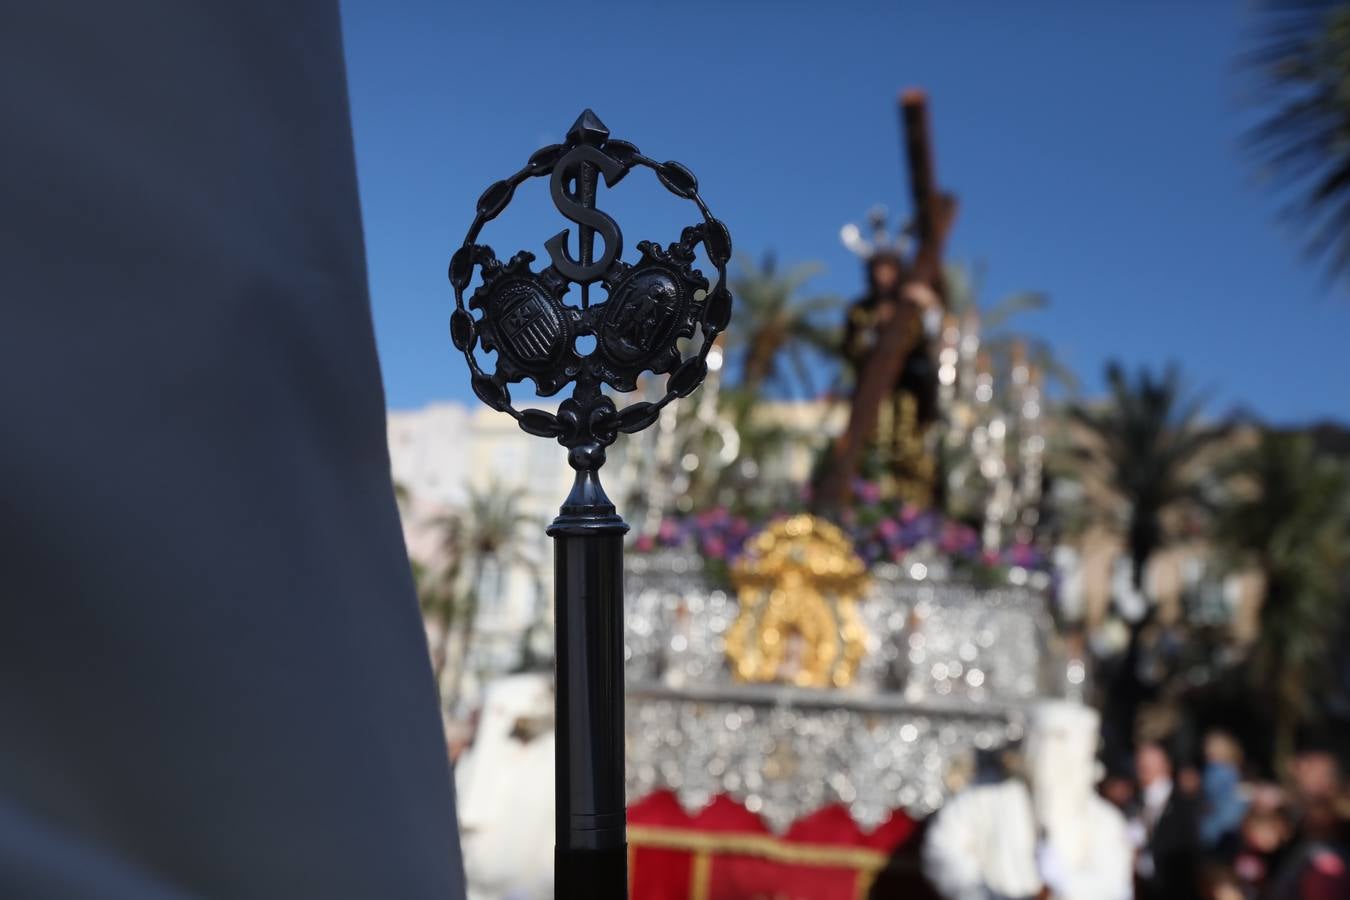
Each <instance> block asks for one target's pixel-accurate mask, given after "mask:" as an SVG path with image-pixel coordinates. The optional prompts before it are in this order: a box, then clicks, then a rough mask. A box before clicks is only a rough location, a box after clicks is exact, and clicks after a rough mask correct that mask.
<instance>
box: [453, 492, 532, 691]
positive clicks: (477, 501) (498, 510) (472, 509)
mask: <svg viewBox="0 0 1350 900" xmlns="http://www.w3.org/2000/svg"><path fill="white" fill-rule="evenodd" d="M524 495H525V489H524V488H522V487H514V488H507V487H505V486H504V485H502V484H500V483H499V482H497V481H496V480H493V481H490V482H488V483H487V484H486V485H483V486H481V487H471V488H470V489H469V498H468V503H467V505H466V508H465V511H464V514H463V517H462V518H463V523H464V525H463V529H464V530H463V537H462V541H463V550H464V555H465V557H466V558H467V560H468V562H469V565H470V574H469V590H468V593H467V595H466V597H465V602H464V617H463V622H462V623H461V625H460V630H459V654H458V658H457V662H456V667H455V672H454V678H453V680H452V682H451V687H450V702H451V704H452V705H454V704H457V703H458V702H459V700H460V689H461V686H462V684H463V679H464V669H465V667H466V666H467V664H468V659H469V648H470V646H471V645H472V643H473V638H474V634H475V632H476V631H477V627H478V610H479V606H480V604H481V601H482V598H483V597H484V596H489V595H496V594H499V593H500V592H501V587H502V572H503V570H504V568H505V567H508V566H517V565H518V566H526V567H533V565H534V562H533V560H531V559H530V558H529V557H528V556H526V555H525V554H524V553H522V552H521V548H520V529H521V526H523V525H525V524H527V523H532V522H534V517H533V516H531V515H529V514H527V513H525V512H524V511H523V510H522V509H521V508H520V501H521V499H522V498H523V497H524ZM489 573H491V575H492V579H491V581H492V589H491V591H488V590H487V589H486V588H487V581H488V580H489V579H488V578H487V576H488V574H489Z"/></svg>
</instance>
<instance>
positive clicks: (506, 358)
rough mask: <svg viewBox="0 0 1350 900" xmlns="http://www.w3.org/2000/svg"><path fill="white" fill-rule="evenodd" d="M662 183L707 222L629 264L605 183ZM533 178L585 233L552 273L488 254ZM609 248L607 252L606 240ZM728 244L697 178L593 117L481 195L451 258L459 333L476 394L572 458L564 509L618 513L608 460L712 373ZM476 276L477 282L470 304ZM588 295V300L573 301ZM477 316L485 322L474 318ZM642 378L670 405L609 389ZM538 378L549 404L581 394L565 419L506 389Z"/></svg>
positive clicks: (564, 236) (563, 242)
mask: <svg viewBox="0 0 1350 900" xmlns="http://www.w3.org/2000/svg"><path fill="white" fill-rule="evenodd" d="M637 167H643V168H647V169H650V170H652V171H653V172H655V173H656V177H657V178H658V179H659V180H660V182H661V184H663V185H664V186H665V187H666V189H667V190H669V191H670V192H671V193H672V194H674V195H675V196H677V197H680V198H682V199H685V200H689V201H692V202H693V203H694V204H695V205H696V206H697V207H698V209H699V212H700V213H701V215H702V219H703V221H702V222H700V223H699V224H697V225H691V226H689V227H687V228H685V229H684V231H683V232H682V233H681V235H680V239H679V240H678V241H676V242H674V243H672V244H667V245H664V246H663V245H661V244H658V243H655V242H652V241H639V242H638V244H637V250H638V253H639V254H640V256H641V258H640V259H639V260H638V261H637V262H635V263H627V262H624V261H623V259H622V258H621V257H622V254H623V246H624V244H623V233H622V231H621V230H620V229H619V225H618V223H617V222H615V221H614V219H613V218H611V217H610V216H609V215H608V214H607V213H605V212H603V211H602V210H601V209H599V208H598V207H597V205H596V193H597V189H598V187H599V180H600V179H601V178H603V179H604V183H605V185H606V186H607V187H610V188H613V187H615V186H616V185H617V184H618V183H619V182H620V181H621V180H622V179H623V178H624V177H625V176H626V175H627V174H628V173H629V172H630V171H632V170H633V169H634V168H637ZM529 178H548V179H549V188H550V193H551V194H552V197H553V202H554V204H555V205H556V206H557V208H558V211H559V212H560V213H562V215H563V216H564V217H565V218H566V219H568V220H569V221H571V222H573V223H574V224H575V225H576V226H577V241H576V253H575V255H573V251H572V249H571V248H570V247H569V242H570V229H567V228H564V229H563V230H561V231H559V232H558V233H557V234H555V235H553V236H552V237H551V238H549V239H548V240H547V241H545V242H544V249H545V250H546V251H547V253H548V257H549V260H550V263H549V265H546V266H545V267H544V268H543V269H541V270H540V271H538V272H535V271H534V270H533V269H532V268H531V263H533V262H534V260H535V257H534V254H532V253H530V252H528V251H525V250H521V251H519V252H517V253H516V254H515V255H514V256H512V257H511V258H510V259H509V260H507V261H506V262H505V263H503V262H501V261H500V260H498V258H497V255H496V254H495V253H494V252H493V250H492V248H491V247H489V246H487V245H486V244H480V243H478V236H479V232H481V231H482V229H483V226H484V225H486V224H487V223H488V222H490V221H492V220H493V219H495V218H496V217H497V216H499V215H501V213H502V212H503V211H504V210H505V209H506V207H507V205H508V204H509V203H510V202H511V198H512V196H513V195H514V193H515V190H516V188H517V187H518V186H519V185H520V184H521V183H522V182H524V181H525V180H526V179H529ZM597 236H598V237H599V238H600V241H601V244H602V248H601V252H600V253H598V254H597V253H596V252H595V251H596V247H595V238H596V237H597ZM699 244H702V245H703V248H704V250H705V252H706V253H707V256H708V259H709V260H710V261H711V262H712V264H713V265H714V266H715V267H716V269H717V279H716V282H715V283H713V284H712V285H709V282H708V279H707V278H706V277H704V275H703V273H702V272H700V271H699V270H698V269H696V268H694V262H695V250H696V248H697V246H698V245H699ZM730 257H731V234H730V233H729V232H728V231H727V228H726V226H725V225H723V224H722V223H721V222H720V221H719V220H717V219H716V218H714V217H713V215H712V213H710V212H709V211H708V207H707V205H706V204H705V203H704V202H703V199H702V198H701V197H699V194H698V181H697V179H696V178H695V177H694V174H693V173H692V172H690V171H689V170H688V169H687V168H685V167H684V166H682V165H680V164H679V163H677V162H656V161H655V160H652V159H650V158H648V157H646V156H644V155H642V153H641V152H639V151H638V148H637V147H635V146H633V145H632V144H630V143H628V142H627V141H618V140H611V139H610V137H609V129H608V128H606V127H605V125H604V123H603V122H601V121H600V119H599V117H597V116H596V114H595V113H594V112H592V111H591V110H589V109H587V110H585V111H584V112H583V113H582V114H581V115H580V116H579V117H578V118H577V120H576V122H575V123H574V124H573V125H572V127H571V128H570V129H568V132H567V140H566V142H565V143H562V144H550V145H549V146H547V147H543V148H542V149H540V150H538V151H536V152H535V153H534V155H533V156H531V157H530V158H529V161H528V162H526V163H525V165H524V167H522V168H521V169H520V171H518V172H516V173H515V174H514V175H512V176H510V177H509V178H506V179H504V180H502V181H498V182H497V183H495V184H493V185H492V186H490V187H489V188H488V189H487V190H486V191H484V192H483V195H482V196H481V197H479V198H478V209H477V215H476V216H475V217H474V220H473V224H472V225H470V226H469V233H468V235H467V236H466V237H465V238H464V245H463V246H462V247H460V248H459V249H458V250H456V251H455V254H454V256H453V257H452V258H451V260H450V284H451V285H452V286H453V288H454V291H455V311H454V313H453V314H452V315H451V317H450V335H451V338H452V339H453V340H454V343H455V346H456V347H457V348H459V350H460V351H462V352H463V353H464V358H465V359H466V360H467V361H468V364H469V369H470V371H471V372H472V374H473V390H474V393H475V394H477V395H478V397H479V399H480V400H482V401H483V402H484V403H486V404H487V405H488V406H491V407H492V408H493V409H497V410H501V411H503V412H506V413H509V414H510V415H511V416H512V417H513V418H515V419H516V421H517V422H519V423H520V427H521V428H523V429H524V430H525V431H527V432H529V433H530V434H537V435H540V436H542V437H552V438H557V440H558V443H560V444H562V445H563V446H564V447H567V448H568V449H569V450H570V451H571V453H570V455H569V461H570V462H571V465H572V467H573V468H574V469H576V470H577V484H576V487H574V489H573V492H572V496H570V497H569V498H568V500H567V503H566V504H565V505H564V507H563V511H564V513H567V512H568V511H569V510H576V511H578V512H580V511H581V509H583V508H584V509H587V510H592V511H594V510H597V509H601V508H605V507H608V510H609V511H610V512H612V511H613V506H612V505H610V504H609V501H608V499H606V498H605V497H604V492H603V490H601V489H600V485H599V480H598V478H597V477H596V474H595V473H596V470H598V469H599V468H600V466H601V465H602V464H603V463H604V461H605V447H607V446H609V445H610V444H611V443H613V442H614V439H615V438H616V437H617V435H618V433H619V432H627V433H630V434H631V433H633V432H636V431H641V430H642V429H644V428H646V427H647V426H648V425H651V424H652V423H653V422H655V421H656V419H657V416H658V415H659V414H660V412H661V409H662V408H663V407H665V406H666V405H667V404H668V403H670V402H671V401H673V400H675V399H676V398H677V397H684V396H687V395H688V394H690V393H691V392H693V390H694V389H695V388H697V387H698V386H699V384H700V383H701V382H702V381H703V379H704V376H705V375H707V372H708V364H707V355H708V351H709V350H710V349H711V348H712V345H713V341H714V340H715V339H716V338H717V335H718V334H720V333H721V332H722V330H723V329H724V328H726V326H727V322H728V321H729V320H730V318H731V293H730V292H729V291H728V290H727V271H726V265H727V261H728V260H729V259H730ZM475 269H477V270H478V273H479V275H480V279H481V280H480V283H479V284H478V286H477V288H476V289H474V290H473V291H472V293H471V294H470V295H469V297H468V299H467V303H466V300H465V292H466V291H468V290H469V287H470V284H471V282H472V281H473V279H474V271H475ZM595 283H600V284H602V285H603V286H604V289H605V299H604V300H603V301H602V302H599V303H596V304H595V305H592V304H591V302H590V286H591V285H592V284H595ZM572 285H577V286H578V287H579V288H580V290H579V292H578V293H579V303H578V304H577V305H571V304H569V303H567V302H565V298H566V296H567V295H568V293H569V292H570V291H571V286H572ZM474 312H478V313H480V316H479V317H478V318H475V317H474V315H473V313H474ZM696 329H697V330H698V331H700V332H701V334H702V343H701V345H700V347H699V349H698V351H697V352H696V353H695V354H693V355H692V356H690V357H689V358H687V359H686V358H684V357H683V356H682V354H681V352H680V348H679V341H680V340H681V339H682V338H690V337H693V335H694V332H695V330H696ZM587 336H592V337H593V338H594V347H593V349H588V350H581V349H578V339H579V338H584V337H587ZM478 350H482V351H485V352H495V353H496V354H497V358H496V364H495V368H494V369H493V371H491V372H487V371H485V370H484V369H483V366H482V364H481V363H480V362H479V359H478V357H477V355H476V351H478ZM643 372H652V373H654V374H658V375H661V374H666V373H669V376H670V377H669V378H668V379H667V380H666V393H665V396H664V397H662V398H661V399H660V400H658V401H655V402H640V403H634V404H631V405H629V406H627V407H625V408H623V409H618V408H617V407H616V406H615V404H614V401H613V400H612V399H611V398H610V397H609V396H607V395H606V394H605V393H603V391H602V390H601V388H602V386H605V385H607V386H608V387H610V388H611V389H613V390H615V391H632V390H634V389H635V388H636V387H637V378H638V376H639V375H641V374H642V373H643ZM526 378H529V379H532V380H533V381H534V386H535V392H536V393H537V394H538V395H539V396H542V397H548V396H552V395H554V394H556V393H558V392H559V391H560V390H562V389H563V388H565V387H566V386H567V385H569V384H571V385H573V390H572V396H571V397H569V398H568V399H566V400H564V401H563V402H562V403H561V404H560V405H559V408H558V412H557V413H556V414H554V413H551V412H548V411H546V410H542V409H524V410H517V409H516V408H515V407H514V406H513V405H512V402H511V394H510V390H509V388H508V385H510V384H512V383H515V382H520V381H523V380H524V379H526Z"/></svg>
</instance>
